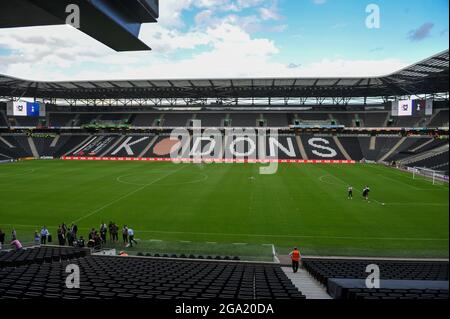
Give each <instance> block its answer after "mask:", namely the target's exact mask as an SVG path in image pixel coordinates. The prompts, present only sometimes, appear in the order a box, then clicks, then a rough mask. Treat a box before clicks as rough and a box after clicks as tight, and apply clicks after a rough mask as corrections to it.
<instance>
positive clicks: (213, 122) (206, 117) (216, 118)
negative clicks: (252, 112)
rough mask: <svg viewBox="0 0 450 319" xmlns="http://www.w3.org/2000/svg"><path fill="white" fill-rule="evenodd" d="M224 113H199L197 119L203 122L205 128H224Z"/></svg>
mask: <svg viewBox="0 0 450 319" xmlns="http://www.w3.org/2000/svg"><path fill="white" fill-rule="evenodd" d="M226 116H227V115H226V114H224V113H203V112H202V113H197V114H196V119H197V120H200V121H201V124H202V126H204V127H222V126H223V122H224V119H225V118H226Z"/></svg>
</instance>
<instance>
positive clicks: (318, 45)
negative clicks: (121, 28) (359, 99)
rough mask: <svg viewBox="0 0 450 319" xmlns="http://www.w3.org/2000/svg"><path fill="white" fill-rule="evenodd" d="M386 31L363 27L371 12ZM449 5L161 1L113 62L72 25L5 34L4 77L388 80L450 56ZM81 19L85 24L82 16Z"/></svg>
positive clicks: (356, 0)
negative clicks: (138, 46)
mask: <svg viewBox="0 0 450 319" xmlns="http://www.w3.org/2000/svg"><path fill="white" fill-rule="evenodd" d="M371 3H374V4H376V5H378V7H379V9H380V28H379V29H369V28H367V27H366V18H367V16H368V15H369V13H366V7H367V5H368V4H371ZM448 6H449V2H448V0H431V1H430V0H395V1H393V0H372V1H364V0H160V19H159V23H158V24H145V25H143V26H142V29H141V33H140V36H139V38H140V39H141V40H142V41H144V42H146V43H148V44H149V45H150V46H151V47H152V48H153V51H151V52H127V53H117V52H114V51H113V50H111V49H109V48H108V47H106V46H104V45H103V44H101V43H99V42H97V41H96V40H93V39H91V38H90V37H89V36H87V35H85V34H83V33H81V32H80V31H78V30H76V29H74V28H72V27H69V26H50V27H33V28H13V29H2V30H0V73H3V74H8V75H11V76H16V77H21V78H26V79H33V80H68V79H70V80H88V79H89V80H97V79H142V78H145V79H160V78H224V77H275V76H276V77H285V76H288V77H290V76H370V75H384V74H387V73H391V72H393V71H396V70H398V69H400V68H402V67H405V66H407V65H410V64H412V63H415V62H417V61H419V60H422V59H425V58H427V57H429V56H431V55H433V54H436V53H439V52H441V51H443V50H446V49H448V47H449V41H448V37H449V34H448V25H449V17H448V9H449V8H448ZM81 18H82V17H81Z"/></svg>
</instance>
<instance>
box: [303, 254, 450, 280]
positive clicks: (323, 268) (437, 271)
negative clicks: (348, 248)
mask: <svg viewBox="0 0 450 319" xmlns="http://www.w3.org/2000/svg"><path fill="white" fill-rule="evenodd" d="M371 264H376V265H378V267H379V268H380V278H381V279H399V280H444V281H445V280H448V262H431V261H430V262H429V261H420V262H419V261H417V262H416V261H380V260H341V259H339V260H336V259H305V260H304V266H305V268H306V270H308V272H309V273H310V274H311V275H312V276H313V277H315V278H316V279H317V280H318V281H320V282H321V283H323V284H327V281H328V279H329V278H358V279H364V278H367V276H368V273H366V267H367V266H368V265H371Z"/></svg>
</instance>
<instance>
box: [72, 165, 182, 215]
mask: <svg viewBox="0 0 450 319" xmlns="http://www.w3.org/2000/svg"><path fill="white" fill-rule="evenodd" d="M184 167H185V166H182V167H181V168H179V169H178V170H175V171H170V172H169V173H168V174H166V175H164V176H162V177H160V178H157V179H155V180H154V181H152V182H150V183H148V184H145V185H143V186H141V187H139V188H137V189H135V190H133V191H131V192H129V193H126V194H125V195H123V196H121V197H119V198H117V199H115V200H113V201H111V202H109V203H107V204H105V205H103V206H102V207H100V208H97V209H95V210H93V211H92V212H89V213H88V214H86V215H84V216H82V217H80V218H78V219H76V220H74V221H73V222H72V223H78V222H79V221H81V220H83V219H86V218H88V217H90V216H92V215H94V214H96V213H98V212H100V211H102V210H103V209H105V208H107V207H109V206H111V205H112V204H115V203H117V202H120V201H121V200H123V199H125V198H127V197H129V196H131V195H133V194H136V193H137V192H140V191H141V190H143V189H144V188H146V187H148V186H150V185H153V184H155V183H157V182H159V181H160V180H163V179H164V178H166V177H168V176H170V175H172V174H175V173H177V172H179V171H180V170H182V169H183V168H184Z"/></svg>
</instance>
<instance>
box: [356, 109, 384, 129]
mask: <svg viewBox="0 0 450 319" xmlns="http://www.w3.org/2000/svg"><path fill="white" fill-rule="evenodd" d="M359 118H360V119H362V124H363V125H362V126H364V127H384V126H386V121H387V118H388V112H364V113H360V114H359Z"/></svg>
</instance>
